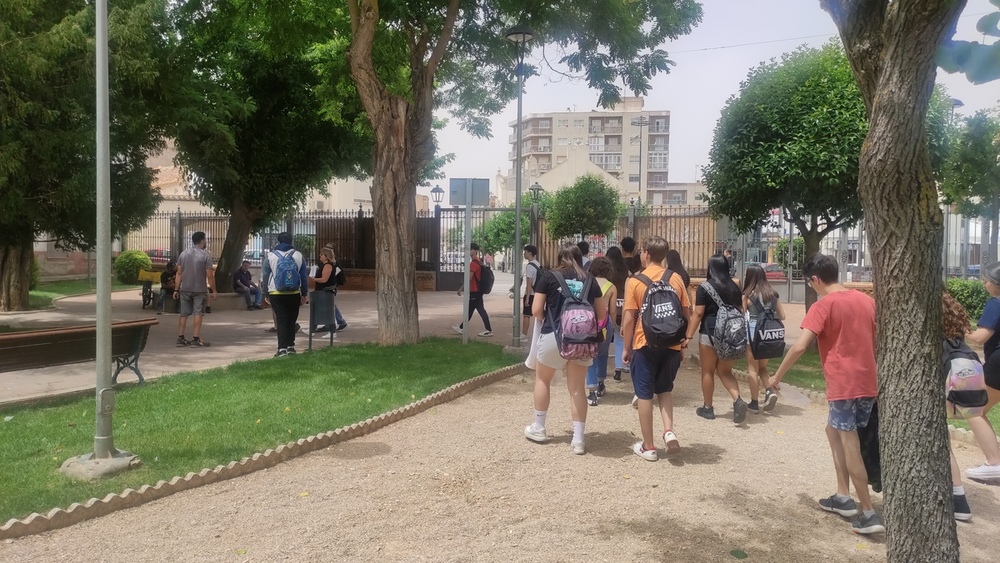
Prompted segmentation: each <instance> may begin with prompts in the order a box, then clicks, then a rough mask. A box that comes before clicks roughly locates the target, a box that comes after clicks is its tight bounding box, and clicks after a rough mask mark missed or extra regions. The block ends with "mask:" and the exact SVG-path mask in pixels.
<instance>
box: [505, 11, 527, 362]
mask: <svg viewBox="0 0 1000 563" xmlns="http://www.w3.org/2000/svg"><path fill="white" fill-rule="evenodd" d="M504 36H505V37H506V38H507V39H508V40H509V41H511V42H513V43H514V44H515V45H516V47H517V147H516V148H515V150H516V153H517V154H516V156H517V166H516V171H517V178H516V179H515V183H514V248H515V249H516V248H518V247H520V246H521V174H522V172H521V169H522V167H523V166H524V163H523V162H521V148H522V147H521V136H522V134H523V131H522V124H521V110H522V107H521V104H522V98H523V93H524V47H525V45H526V44H527V43H528V42H529V41H531V40H532V39H534V38H535V32H534V31H532V30H531V28H529V27H528V26H526V25H515V26H514V27H512V28H510V29H508V30H507V33H506V34H504ZM515 254H516V252H515ZM512 258H513V256H512ZM512 262H513V266H514V321H513V332H512V334H511V346H513V347H515V348H518V347H520V346H521V315H520V311H521V259H520V257H518V258H517V259H516V260H512Z"/></svg>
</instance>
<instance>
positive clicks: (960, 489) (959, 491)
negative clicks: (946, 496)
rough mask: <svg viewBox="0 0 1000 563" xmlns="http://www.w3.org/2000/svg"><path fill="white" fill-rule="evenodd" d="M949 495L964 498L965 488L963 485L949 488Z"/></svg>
mask: <svg viewBox="0 0 1000 563" xmlns="http://www.w3.org/2000/svg"><path fill="white" fill-rule="evenodd" d="M951 494H953V495H956V496H964V495H965V486H964V485H959V486H957V487H952V488H951Z"/></svg>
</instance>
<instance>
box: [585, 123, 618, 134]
mask: <svg viewBox="0 0 1000 563" xmlns="http://www.w3.org/2000/svg"><path fill="white" fill-rule="evenodd" d="M590 132H591V133H594V134H597V135H601V134H604V135H620V134H621V132H622V126H621V125H602V126H597V125H591V126H590Z"/></svg>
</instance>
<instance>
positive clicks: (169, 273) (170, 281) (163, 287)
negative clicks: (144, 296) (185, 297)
mask: <svg viewBox="0 0 1000 563" xmlns="http://www.w3.org/2000/svg"><path fill="white" fill-rule="evenodd" d="M176 279H177V262H174V261H173V260H171V261H169V262H167V267H166V268H164V270H163V273H162V274H160V298H159V299H157V300H156V314H157V315H162V314H163V301H164V299H166V298H167V295H173V294H174V281H175V280H176Z"/></svg>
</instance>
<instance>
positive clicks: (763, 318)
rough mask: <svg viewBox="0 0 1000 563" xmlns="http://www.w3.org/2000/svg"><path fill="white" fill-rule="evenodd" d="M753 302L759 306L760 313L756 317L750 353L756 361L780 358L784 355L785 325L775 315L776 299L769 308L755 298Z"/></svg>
mask: <svg viewBox="0 0 1000 563" xmlns="http://www.w3.org/2000/svg"><path fill="white" fill-rule="evenodd" d="M753 301H754V302H756V303H757V305H759V306H760V308H761V312H760V314H758V315H757V319H756V321H757V326H756V327H754V333H753V339H752V340H751V341H750V351H751V352H752V353H753V357H754V358H755V359H758V360H769V359H771V358H780V357H781V356H783V355H784V354H785V324H784V323H782V322H781V319H779V318H778V316H777V315H776V314H775V310H776V309H777V307H778V299H777V298H775V299H774V301H772V302H771V304H770V305H769V306H764V304H763V303H761V302H760V299H759V298H757V297H754V298H753Z"/></svg>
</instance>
